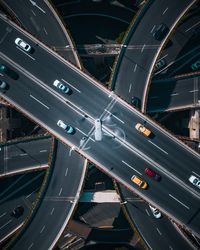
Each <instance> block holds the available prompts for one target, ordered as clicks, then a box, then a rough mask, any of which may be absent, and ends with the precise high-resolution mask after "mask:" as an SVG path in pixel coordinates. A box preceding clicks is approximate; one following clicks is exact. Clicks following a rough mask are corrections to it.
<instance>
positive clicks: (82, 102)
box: [0, 16, 200, 235]
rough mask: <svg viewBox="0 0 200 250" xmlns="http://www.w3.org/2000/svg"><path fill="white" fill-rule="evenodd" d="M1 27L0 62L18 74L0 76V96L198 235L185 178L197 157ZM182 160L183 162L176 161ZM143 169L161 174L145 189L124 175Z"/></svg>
mask: <svg viewBox="0 0 200 250" xmlns="http://www.w3.org/2000/svg"><path fill="white" fill-rule="evenodd" d="M0 27H1V29H0V30H1V37H3V38H4V37H5V36H6V40H5V39H2V40H1V52H0V58H1V62H2V63H4V64H6V65H9V67H10V68H12V69H14V70H15V71H17V72H18V74H19V80H17V81H16V80H12V79H10V78H8V77H7V76H3V79H5V80H6V81H8V82H9V85H10V88H9V90H8V91H6V92H4V93H1V96H2V97H4V98H5V99H6V100H7V101H9V102H11V103H12V104H13V105H15V106H16V107H17V108H18V109H20V110H21V111H23V112H24V113H25V114H26V115H27V116H29V117H30V118H31V119H34V120H35V121H36V122H37V123H39V124H40V125H41V126H43V127H45V128H46V129H48V130H49V131H50V132H51V133H52V134H53V135H55V136H56V137H57V138H59V139H60V140H61V141H63V142H64V143H66V144H68V145H70V146H71V147H72V150H73V149H74V150H76V151H77V152H79V153H81V154H82V155H84V156H85V157H86V158H88V159H90V160H91V161H93V162H94V163H95V164H96V165H98V166H99V167H100V168H101V169H102V170H104V171H105V172H106V173H108V174H109V175H111V176H113V177H114V178H116V179H117V180H118V181H120V182H121V183H123V184H124V185H126V186H127V187H128V188H130V190H132V191H134V192H136V193H138V194H139V195H140V196H142V197H143V198H144V199H145V200H147V201H149V202H150V201H151V203H153V204H156V205H157V207H159V208H160V209H161V210H163V211H164V212H165V213H167V214H168V215H169V216H171V217H172V218H174V219H175V220H177V221H178V222H179V223H180V224H182V225H183V226H186V227H187V228H190V229H191V230H192V231H193V232H194V233H196V234H197V235H198V234H199V224H198V223H199V222H198V221H200V220H199V218H200V210H199V209H200V205H199V191H198V190H197V189H196V188H195V187H194V186H193V185H191V184H190V183H189V181H188V178H189V176H190V175H191V173H192V172H194V173H196V175H199V168H198V166H199V162H200V156H199V155H198V154H196V153H195V152H193V151H192V150H191V149H190V148H188V147H186V146H185V145H184V144H183V143H181V142H180V141H178V140H177V139H176V138H174V137H173V136H172V135H170V134H169V133H168V132H166V131H164V130H163V129H162V128H161V127H160V126H158V125H157V124H155V123H154V122H153V121H151V120H150V119H149V118H147V117H146V116H144V115H142V114H141V113H139V112H138V111H137V110H135V109H133V108H132V107H130V106H129V105H128V104H127V103H125V102H124V101H123V100H121V99H120V98H119V97H117V96H116V95H115V94H114V93H112V92H110V91H108V90H106V89H105V88H103V87H102V86H101V85H99V84H98V83H97V82H96V81H95V80H94V79H92V78H90V77H89V76H87V75H86V74H85V73H83V72H82V71H80V70H78V69H77V68H75V67H74V66H73V65H71V64H69V63H68V62H66V61H64V60H63V59H62V58H61V57H59V56H58V55H57V54H55V53H54V52H53V51H51V50H50V49H48V48H47V47H45V46H44V45H42V44H41V43H40V42H39V41H37V40H36V39H35V38H33V37H32V36H30V35H28V34H27V33H25V32H23V31H22V30H21V29H19V28H17V27H16V26H15V25H14V24H13V23H11V22H9V21H8V20H5V19H4V17H2V16H1V22H0ZM18 36H19V37H21V38H22V39H24V40H26V41H27V42H28V43H29V44H31V45H32V47H33V48H34V50H35V51H34V53H33V54H32V55H27V54H26V55H25V54H24V53H23V52H22V51H20V50H19V49H18V48H16V47H15V45H14V43H13V41H14V39H15V37H18ZM33 58H34V59H33ZM47 62H48V63H47ZM11 65H12V66H11ZM41 65H43V67H41ZM45 65H46V66H45ZM54 79H64V80H63V81H66V82H67V83H68V85H69V86H70V87H71V89H72V91H73V93H72V95H70V96H66V95H64V94H62V93H61V92H59V91H58V90H57V89H54V88H53V86H52V82H53V81H54ZM44 97H45V99H44ZM47 100H48V101H47ZM96 118H100V119H101V121H102V123H103V133H104V136H103V140H102V141H101V142H96V141H95V140H94V119H96ZM59 119H61V120H63V121H66V122H67V123H69V124H71V125H72V126H73V127H75V130H76V133H75V134H74V135H73V136H72V135H67V134H66V133H65V131H63V130H62V129H60V128H59V127H58V126H57V125H56V123H57V121H58V120H59ZM137 122H140V123H142V124H146V126H147V127H149V128H150V129H151V130H152V133H153V135H154V136H153V137H152V138H149V139H147V138H145V137H143V136H142V135H141V134H139V133H138V132H137V131H136V130H135V128H134V126H135V125H136V123H137ZM83 137H84V140H85V141H84V142H83V141H81V140H83ZM81 142H82V143H81ZM183 157H184V161H180V159H183ZM188 165H189V166H190V168H188ZM146 167H151V168H155V169H156V171H158V172H159V173H161V175H162V177H163V178H162V182H161V183H160V184H159V185H157V183H155V182H154V181H152V180H148V182H149V189H148V190H147V192H145V191H142V190H139V189H138V188H137V187H136V186H134V184H133V183H132V182H131V180H130V178H131V176H132V175H133V174H137V175H140V176H143V175H144V169H145V168H146ZM144 179H147V177H144ZM166 197H167V198H166Z"/></svg>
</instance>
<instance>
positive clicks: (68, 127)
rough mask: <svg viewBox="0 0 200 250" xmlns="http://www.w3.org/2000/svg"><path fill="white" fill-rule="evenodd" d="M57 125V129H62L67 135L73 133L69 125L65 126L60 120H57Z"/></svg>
mask: <svg viewBox="0 0 200 250" xmlns="http://www.w3.org/2000/svg"><path fill="white" fill-rule="evenodd" d="M57 125H58V127H60V128H62V129H64V130H65V131H66V132H67V134H73V133H74V128H73V127H72V126H70V125H67V124H65V123H64V122H63V121H62V120H58V122H57Z"/></svg>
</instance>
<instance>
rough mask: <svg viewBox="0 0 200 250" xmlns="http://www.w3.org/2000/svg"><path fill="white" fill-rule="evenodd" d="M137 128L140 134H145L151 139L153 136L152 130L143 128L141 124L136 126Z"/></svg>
mask: <svg viewBox="0 0 200 250" xmlns="http://www.w3.org/2000/svg"><path fill="white" fill-rule="evenodd" d="M135 128H136V130H137V131H138V132H140V133H141V134H143V135H144V136H146V137H149V136H150V135H151V130H150V129H148V128H146V127H145V126H143V125H142V124H141V123H137V124H136V125H135Z"/></svg>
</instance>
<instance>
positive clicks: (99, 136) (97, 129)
mask: <svg viewBox="0 0 200 250" xmlns="http://www.w3.org/2000/svg"><path fill="white" fill-rule="evenodd" d="M94 125H95V131H94V138H95V140H96V141H101V140H102V128H101V120H100V119H96V120H95V121H94Z"/></svg>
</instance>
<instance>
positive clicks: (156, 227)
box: [156, 227, 162, 235]
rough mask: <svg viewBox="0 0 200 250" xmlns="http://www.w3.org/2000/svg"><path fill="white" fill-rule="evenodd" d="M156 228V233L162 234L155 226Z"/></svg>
mask: <svg viewBox="0 0 200 250" xmlns="http://www.w3.org/2000/svg"><path fill="white" fill-rule="evenodd" d="M156 230H157V231H158V233H159V234H160V235H162V233H161V232H160V230H159V229H158V228H157V227H156Z"/></svg>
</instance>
